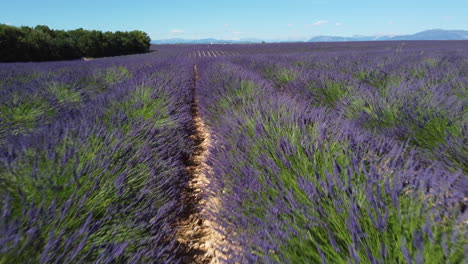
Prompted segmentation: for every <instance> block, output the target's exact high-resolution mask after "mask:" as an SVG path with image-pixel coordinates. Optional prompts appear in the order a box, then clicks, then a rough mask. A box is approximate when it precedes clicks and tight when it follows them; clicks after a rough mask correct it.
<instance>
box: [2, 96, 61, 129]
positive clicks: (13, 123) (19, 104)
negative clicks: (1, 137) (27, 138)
mask: <svg viewBox="0 0 468 264" xmlns="http://www.w3.org/2000/svg"><path fill="white" fill-rule="evenodd" d="M53 114H54V109H53V108H52V107H51V106H50V105H49V103H47V101H45V100H44V99H43V98H41V97H40V96H36V95H21V94H14V95H12V98H11V100H10V101H9V102H8V103H6V104H3V105H1V106H0V124H1V125H2V126H9V127H11V128H13V129H12V133H13V134H19V133H23V132H25V131H28V130H31V129H33V128H34V127H35V125H36V123H37V122H38V121H39V120H40V119H41V118H49V117H51V116H52V115H53ZM0 134H1V131H0Z"/></svg>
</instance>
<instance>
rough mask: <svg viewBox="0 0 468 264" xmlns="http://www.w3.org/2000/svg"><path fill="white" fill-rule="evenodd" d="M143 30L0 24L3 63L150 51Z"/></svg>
mask: <svg viewBox="0 0 468 264" xmlns="http://www.w3.org/2000/svg"><path fill="white" fill-rule="evenodd" d="M150 41H151V39H150V37H149V36H148V35H147V34H146V33H145V32H142V31H138V30H135V31H129V32H122V31H117V32H102V31H97V30H84V29H82V28H79V29H76V30H69V31H65V30H53V29H50V28H49V27H48V26H36V27H34V28H32V27H25V26H22V27H14V26H9V25H3V24H0V62H15V61H52V60H73V59H79V58H83V57H90V58H98V57H108V56H119V55H128V54H135V53H144V52H149V50H150V46H151V44H150Z"/></svg>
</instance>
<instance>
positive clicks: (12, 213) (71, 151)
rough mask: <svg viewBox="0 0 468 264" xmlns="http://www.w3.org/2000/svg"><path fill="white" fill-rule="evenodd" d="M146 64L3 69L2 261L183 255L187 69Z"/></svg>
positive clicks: (142, 259) (145, 259)
mask: <svg viewBox="0 0 468 264" xmlns="http://www.w3.org/2000/svg"><path fill="white" fill-rule="evenodd" d="M122 61H123V62H126V63H124V64H122ZM143 62H144V63H143ZM143 62H142V61H139V62H136V63H132V60H126V61H125V59H120V58H119V59H115V60H114V61H113V60H111V59H110V60H109V59H107V60H99V61H93V62H87V63H80V62H75V63H58V64H57V65H55V64H54V63H50V64H32V65H18V67H7V66H5V67H4V68H2V69H1V76H2V79H1V85H2V89H1V90H0V94H1V96H0V100H1V102H0V107H1V111H0V208H1V209H0V210H1V212H2V213H1V214H0V234H1V235H0V263H154V262H157V263H162V262H168V263H174V262H178V260H179V258H180V256H177V255H176V254H174V252H175V251H176V247H177V246H178V245H177V243H176V240H175V239H174V237H175V227H174V225H175V222H176V221H177V220H178V219H179V217H180V214H181V213H182V212H183V211H184V208H183V207H182V203H181V199H182V190H183V188H185V186H186V185H187V182H188V175H186V170H185V166H186V164H185V162H186V160H187V159H188V156H189V155H190V154H191V152H192V151H193V147H194V142H193V140H191V139H190V138H189V135H190V131H191V129H192V128H191V126H192V124H191V114H190V102H191V100H192V95H191V94H190V91H189V89H188V87H189V85H190V84H191V79H192V72H191V68H190V67H185V66H187V65H189V64H187V63H185V62H166V61H161V60H160V61H158V62H152V63H151V62H149V61H143ZM181 66H182V67H181ZM48 67H50V68H48Z"/></svg>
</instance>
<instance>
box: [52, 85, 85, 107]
mask: <svg viewBox="0 0 468 264" xmlns="http://www.w3.org/2000/svg"><path fill="white" fill-rule="evenodd" d="M49 91H50V92H51V93H52V94H53V95H54V96H55V98H56V99H57V101H58V102H59V104H77V103H79V102H81V100H82V98H81V94H80V92H78V91H76V90H74V89H73V86H71V85H69V84H66V83H57V82H53V83H51V84H50V85H49Z"/></svg>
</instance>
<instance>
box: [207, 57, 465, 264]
mask: <svg viewBox="0 0 468 264" xmlns="http://www.w3.org/2000/svg"><path fill="white" fill-rule="evenodd" d="M363 52H364V51H363ZM442 53H443V52H442ZM411 54H413V55H414V54H415V52H414V51H411V52H408V53H406V54H401V53H398V52H397V53H395V51H393V50H392V51H389V52H384V54H383V55H382V54H379V53H374V54H369V55H367V56H364V54H362V53H360V54H351V55H350V54H349V53H343V52H341V53H339V52H336V53H334V52H332V53H331V54H307V55H308V56H306V55H305V54H297V55H290V56H284V55H281V56H279V55H278V56H237V57H236V56H232V57H224V58H221V59H219V58H218V59H216V60H213V59H205V60H203V61H201V62H200V63H199V69H200V70H199V71H200V76H201V78H200V83H199V87H200V107H201V114H202V118H204V119H205V120H206V122H207V124H208V126H209V127H210V128H211V130H212V133H213V136H212V137H213V138H214V139H213V141H215V142H216V145H214V146H213V147H212V150H211V151H210V153H211V157H210V165H211V167H212V168H213V170H214V171H213V175H214V176H213V177H214V179H213V182H212V185H211V188H212V191H213V193H216V194H217V195H218V196H220V200H221V204H222V205H221V210H216V211H214V212H213V214H214V216H213V217H214V219H218V221H219V222H221V223H222V226H223V228H222V230H223V231H224V232H225V235H226V236H227V237H228V239H229V243H228V244H230V245H234V246H233V247H232V248H231V249H232V251H231V252H227V255H229V254H230V256H231V258H230V259H229V260H228V262H229V263H461V262H462V260H463V257H464V256H463V254H464V253H463V250H464V249H463V245H464V244H465V243H466V237H464V232H466V222H465V219H466V204H465V203H466V200H464V197H466V194H467V193H466V186H467V181H466V176H465V173H466V161H465V160H464V159H466V134H465V133H466V121H467V120H466V113H465V112H464V109H465V108H466V106H465V104H466V101H463V99H462V97H463V96H465V99H466V94H465V95H463V93H466V91H465V90H466V88H465V90H463V87H466V86H464V85H466V83H465V81H466V74H467V71H466V69H467V68H466V58H465V57H464V55H463V53H455V54H452V55H450V54H446V53H443V54H438V53H437V52H434V53H431V54H430V57H427V54H426V55H424V52H423V54H420V53H419V52H418V53H416V56H415V57H412V58H408V56H409V55H411ZM433 56H435V57H433ZM392 111H395V112H392ZM463 142H465V144H463ZM463 153H464V154H463ZM239 248H241V249H242V251H240V252H239V251H237V250H238V249H239Z"/></svg>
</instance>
